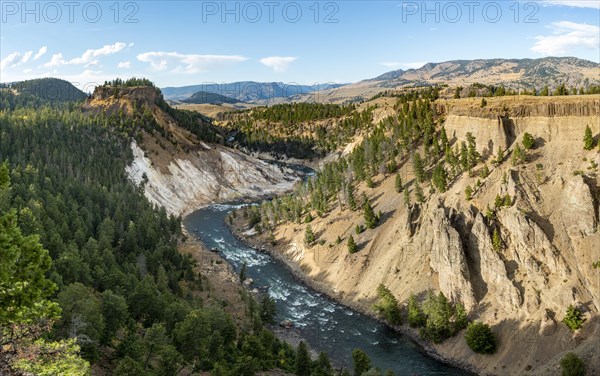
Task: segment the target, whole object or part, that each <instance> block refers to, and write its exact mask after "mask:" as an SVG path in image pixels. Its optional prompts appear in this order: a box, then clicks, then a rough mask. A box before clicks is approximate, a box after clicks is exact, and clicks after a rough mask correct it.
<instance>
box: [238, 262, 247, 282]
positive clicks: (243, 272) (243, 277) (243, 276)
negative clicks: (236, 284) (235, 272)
mask: <svg viewBox="0 0 600 376" xmlns="http://www.w3.org/2000/svg"><path fill="white" fill-rule="evenodd" d="M247 268H248V265H247V264H246V261H244V263H243V264H242V268H241V269H240V282H244V281H245V280H246V269H247Z"/></svg>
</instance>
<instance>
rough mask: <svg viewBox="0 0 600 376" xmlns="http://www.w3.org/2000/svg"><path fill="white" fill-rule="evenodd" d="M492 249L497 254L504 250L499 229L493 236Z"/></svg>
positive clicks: (495, 230)
mask: <svg viewBox="0 0 600 376" xmlns="http://www.w3.org/2000/svg"><path fill="white" fill-rule="evenodd" d="M492 248H493V249H494V251H496V252H500V250H502V239H500V233H499V232H498V229H497V228H495V229H494V233H493V235H492Z"/></svg>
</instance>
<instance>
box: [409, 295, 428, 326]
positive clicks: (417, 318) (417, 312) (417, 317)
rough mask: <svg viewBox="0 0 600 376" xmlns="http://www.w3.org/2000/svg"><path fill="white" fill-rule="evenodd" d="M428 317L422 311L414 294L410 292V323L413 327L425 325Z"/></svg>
mask: <svg viewBox="0 0 600 376" xmlns="http://www.w3.org/2000/svg"><path fill="white" fill-rule="evenodd" d="M425 323H426V317H425V315H424V314H423V311H421V307H420V305H419V303H418V302H417V298H416V297H415V295H414V294H410V296H409V298H408V324H409V325H410V326H411V327H413V328H418V327H421V326H424V325H425Z"/></svg>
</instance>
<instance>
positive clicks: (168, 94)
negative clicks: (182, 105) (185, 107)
mask: <svg viewBox="0 0 600 376" xmlns="http://www.w3.org/2000/svg"><path fill="white" fill-rule="evenodd" d="M344 85H345V84H315V85H297V84H294V83H283V82H255V81H240V82H230V83H223V84H216V83H205V84H199V85H190V86H182V87H165V88H162V89H161V90H162V93H163V95H164V96H165V99H169V100H178V101H185V100H186V99H188V98H190V97H191V96H192V95H194V94H195V93H197V92H205V93H214V94H219V95H222V96H225V97H229V98H233V99H235V100H237V101H238V102H255V101H265V100H266V101H268V100H273V99H276V98H287V97H293V96H297V95H302V94H310V93H313V92H315V91H319V90H327V89H335V88H338V87H341V86H344Z"/></svg>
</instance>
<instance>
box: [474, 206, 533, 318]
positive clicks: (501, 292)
mask: <svg viewBox="0 0 600 376" xmlns="http://www.w3.org/2000/svg"><path fill="white" fill-rule="evenodd" d="M467 249H468V253H469V257H470V258H471V260H472V261H473V264H474V265H473V268H474V269H475V270H476V272H478V273H480V275H481V278H482V280H483V282H484V283H485V284H486V286H485V288H486V290H487V294H492V295H493V296H494V297H495V298H496V299H497V300H498V301H499V302H500V303H501V304H500V306H501V307H502V308H504V309H508V310H515V309H517V308H519V307H520V306H521V303H522V299H523V298H522V296H521V294H520V292H519V290H518V289H517V288H516V287H515V286H514V285H513V283H512V281H511V280H510V279H509V278H508V273H507V270H506V266H505V265H504V262H503V261H502V259H501V258H500V255H499V254H498V253H497V252H496V251H495V250H494V249H493V246H492V239H491V237H490V233H489V229H488V227H487V225H486V224H485V222H484V219H483V216H482V215H481V213H477V215H476V216H475V220H474V222H473V227H472V228H471V233H470V234H469V247H468V248H467Z"/></svg>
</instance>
